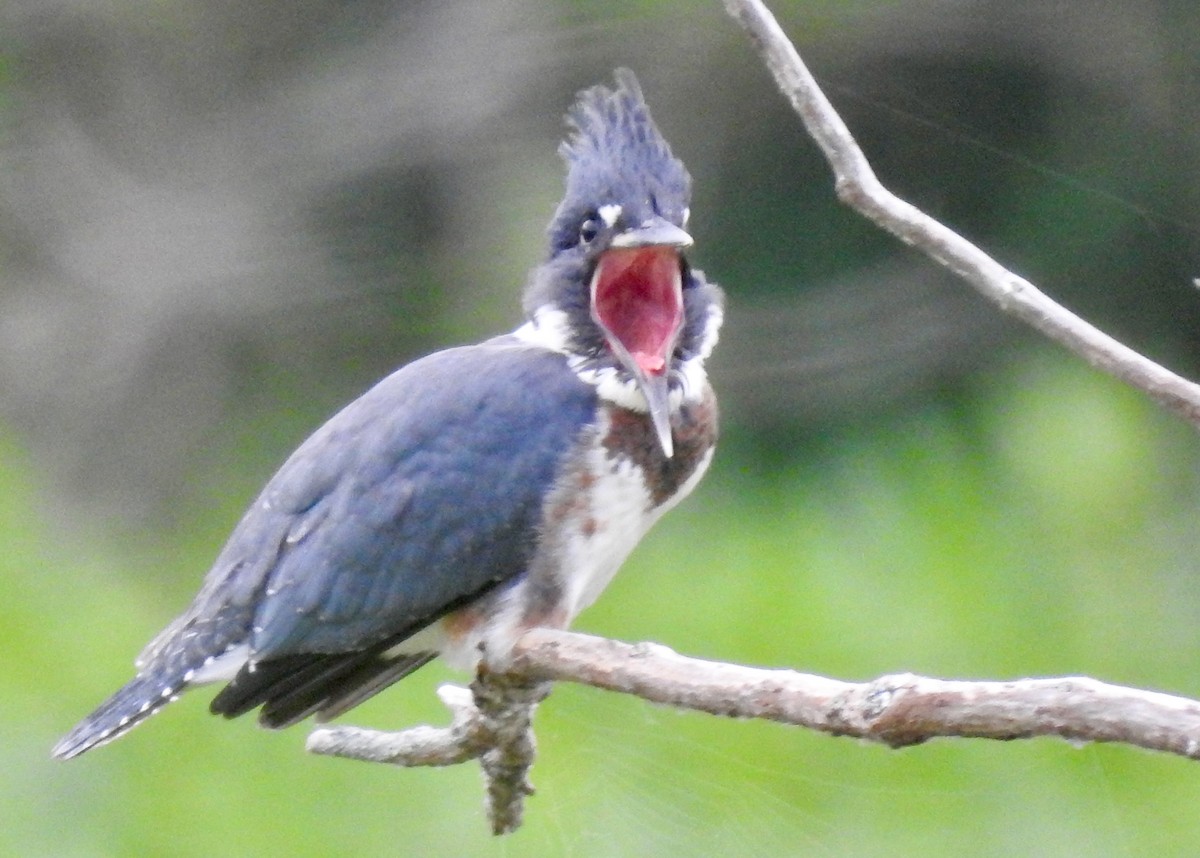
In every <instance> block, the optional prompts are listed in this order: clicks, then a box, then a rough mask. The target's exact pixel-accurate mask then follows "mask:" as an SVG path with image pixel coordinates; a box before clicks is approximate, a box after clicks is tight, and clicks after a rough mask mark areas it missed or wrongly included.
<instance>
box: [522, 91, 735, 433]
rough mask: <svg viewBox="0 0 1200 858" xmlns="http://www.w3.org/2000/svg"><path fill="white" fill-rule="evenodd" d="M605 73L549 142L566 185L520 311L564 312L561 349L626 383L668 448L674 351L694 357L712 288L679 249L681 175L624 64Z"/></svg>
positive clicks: (713, 304) (700, 351) (686, 196)
mask: <svg viewBox="0 0 1200 858" xmlns="http://www.w3.org/2000/svg"><path fill="white" fill-rule="evenodd" d="M614 77H615V79H616V84H617V85H616V87H615V88H613V89H609V88H607V87H604V86H596V87H593V88H591V89H588V90H585V91H583V92H582V93H580V95H579V100H578V102H577V103H576V104H575V106H574V107H573V108H572V110H571V112H570V113H569V114H568V121H569V123H570V125H571V128H572V133H571V135H570V137H569V139H568V140H567V141H566V142H565V143H563V145H562V147H561V148H560V152H561V154H562V156H563V158H564V160H565V161H566V162H567V182H566V195H565V196H564V198H563V201H562V202H561V203H560V204H559V206H558V210H557V211H556V212H555V213H554V217H553V219H552V220H551V221H550V227H549V237H550V255H549V258H548V259H547V260H546V262H545V263H544V264H543V265H542V266H540V267H539V268H538V269H536V270H535V271H534V274H533V278H532V281H531V283H530V287H529V290H528V292H527V294H526V297H525V309H526V312H527V313H528V314H529V315H530V316H531V317H532V318H533V319H534V321H535V322H538V321H539V317H540V319H541V320H542V321H545V319H546V317H547V316H550V315H551V314H555V318H557V319H561V320H565V324H562V325H560V328H561V329H562V330H561V333H562V337H563V339H564V340H565V342H564V344H563V345H564V347H565V348H566V349H567V350H568V351H570V352H571V353H573V354H575V355H579V356H580V357H581V358H582V359H584V360H586V361H587V362H588V363H589V364H590V365H591V366H592V367H594V368H596V369H598V370H599V369H610V368H611V369H613V370H615V371H617V372H619V373H621V374H622V375H623V376H624V377H626V378H629V379H631V380H632V381H633V382H634V383H635V384H636V387H637V389H638V390H640V391H641V394H642V396H644V398H645V400H646V407H647V410H648V411H649V414H650V417H651V419H652V420H653V422H654V426H655V429H656V431H657V434H658V437H659V441H660V443H661V445H662V447H663V451H664V452H665V453H666V454H667V455H668V456H670V455H671V450H672V444H671V432H670V414H669V409H668V402H669V393H670V391H671V389H672V387H673V386H676V387H677V386H679V385H681V384H682V383H683V382H682V381H681V380H680V367H679V363H680V361H682V360H685V359H689V358H697V359H699V360H703V358H704V357H706V356H707V352H708V350H709V349H711V347H712V341H713V340H715V337H716V324H719V313H720V293H719V290H718V289H717V288H716V287H715V286H712V285H710V284H707V283H705V281H704V278H703V277H702V276H700V275H699V273H698V272H693V271H692V270H691V269H690V268H689V266H688V264H687V261H686V260H685V259H684V257H683V249H684V248H686V247H688V246H690V245H691V243H692V238H691V236H690V235H688V233H687V232H686V231H685V228H686V226H687V220H688V205H689V203H690V201H691V184H692V181H691V177H690V176H689V175H688V172H687V169H686V168H685V167H684V166H683V163H682V162H681V161H680V160H679V159H677V158H676V157H675V156H674V155H672V154H671V147H670V146H668V145H667V141H666V140H665V139H663V136H662V134H661V133H660V132H659V130H658V128H657V126H655V124H654V120H653V119H652V118H651V116H650V109H649V108H648V107H647V106H646V102H645V100H644V99H643V97H642V90H641V87H640V86H639V85H638V82H637V78H635V77H634V75H633V72H631V71H629V70H628V69H618V70H617V72H616V73H615V75H614ZM548 311H549V312H548ZM559 313H561V314H563V315H557V314H559ZM710 315H715V321H716V324H711V323H710V322H709V316H710Z"/></svg>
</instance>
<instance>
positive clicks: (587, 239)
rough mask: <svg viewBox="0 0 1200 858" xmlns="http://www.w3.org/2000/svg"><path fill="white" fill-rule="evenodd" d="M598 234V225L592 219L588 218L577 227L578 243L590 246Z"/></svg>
mask: <svg viewBox="0 0 1200 858" xmlns="http://www.w3.org/2000/svg"><path fill="white" fill-rule="evenodd" d="M599 234H600V223H599V222H598V221H596V220H595V219H594V218H588V219H587V220H585V221H584V222H583V223H582V224H580V226H579V241H580V243H581V244H591V243H592V242H593V241H595V240H596V236H598V235H599Z"/></svg>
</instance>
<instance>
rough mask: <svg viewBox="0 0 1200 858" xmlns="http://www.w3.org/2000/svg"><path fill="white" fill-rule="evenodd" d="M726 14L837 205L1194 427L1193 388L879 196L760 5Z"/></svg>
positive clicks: (1198, 397)
mask: <svg viewBox="0 0 1200 858" xmlns="http://www.w3.org/2000/svg"><path fill="white" fill-rule="evenodd" d="M725 8H726V9H727V10H728V12H729V14H730V15H732V16H733V17H734V18H735V19H736V20H737V21H738V23H740V24H741V25H742V27H744V28H745V29H746V31H747V32H748V33H749V34H750V38H751V40H752V41H753V42H754V45H755V47H756V48H758V51H759V53H760V54H761V55H762V58H763V60H764V62H765V63H766V65H767V67H768V68H769V69H770V70H771V73H772V74H773V75H774V76H775V82H776V83H777V84H778V85H779V88H780V90H781V91H782V92H783V94H784V95H786V96H787V98H788V100H789V101H791V103H792V106H793V107H794V108H795V109H796V112H797V113H798V114H800V118H801V119H802V120H803V121H804V125H805V128H807V130H808V133H809V134H810V135H811V136H812V138H813V139H814V140H815V141H816V142H817V145H818V146H820V147H821V151H822V152H824V153H825V158H826V160H828V161H829V165H830V167H831V168H832V169H833V173H834V178H835V181H836V188H837V194H838V197H839V198H840V199H841V200H842V201H843V202H845V203H846V204H847V205H849V206H850V207H851V208H853V209H855V210H856V211H858V212H860V213H861V214H863V215H865V216H866V217H867V218H869V219H870V220H872V221H874V222H875V223H876V224H877V225H879V226H880V227H882V228H883V229H885V230H887V231H888V232H890V233H892V234H893V235H895V236H896V237H897V238H899V239H900V240H901V241H903V242H905V243H906V244H911V245H912V246H913V247H916V248H917V249H918V250H921V251H922V252H924V253H925V254H926V255H928V256H930V257H931V258H933V259H934V260H936V261H937V262H939V263H941V264H942V265H944V266H946V267H947V268H949V269H950V270H951V271H954V272H955V273H956V274H958V275H959V276H961V277H962V278H963V279H964V280H966V281H967V282H968V283H970V284H971V285H972V286H974V287H975V289H976V290H978V291H979V292H980V293H982V294H983V295H984V296H985V297H986V298H988V299H990V300H991V301H993V302H994V303H995V304H997V305H998V306H999V307H1000V308H1001V309H1002V310H1004V311H1005V312H1007V313H1010V314H1011V315H1013V316H1016V317H1017V318H1018V319H1020V320H1022V321H1023V322H1026V323H1028V324H1030V325H1032V326H1033V327H1034V328H1036V329H1037V330H1038V331H1040V332H1041V333H1042V334H1045V335H1046V336H1047V337H1050V338H1051V339H1052V340H1055V341H1056V342H1058V343H1060V344H1062V345H1064V346H1066V347H1067V348H1069V349H1070V350H1071V351H1073V352H1075V353H1076V354H1077V355H1079V356H1080V357H1082V358H1083V359H1084V360H1086V361H1087V362H1088V363H1090V364H1091V365H1092V366H1095V367H1097V368H1098V369H1101V370H1103V371H1105V372H1107V373H1109V374H1110V375H1112V376H1114V377H1116V378H1118V379H1120V380H1122V381H1124V382H1126V383H1128V384H1131V385H1133V386H1134V387H1137V388H1139V389H1140V390H1143V391H1145V392H1146V393H1148V394H1149V395H1150V396H1151V397H1152V398H1153V399H1154V401H1155V402H1157V403H1158V404H1159V405H1162V406H1163V407H1164V408H1167V409H1168V410H1170V411H1173V412H1175V413H1176V414H1178V415H1180V416H1182V417H1184V418H1185V419H1187V420H1188V421H1190V422H1191V423H1192V424H1193V425H1194V426H1197V427H1200V385H1196V384H1194V383H1192V382H1190V381H1188V380H1187V379H1185V378H1181V377H1180V376H1178V375H1176V374H1175V373H1173V372H1171V371H1170V370H1167V369H1165V368H1164V367H1162V366H1160V365H1159V364H1157V363H1155V362H1154V361H1152V360H1150V359H1149V358H1146V357H1144V356H1143V355H1140V354H1138V353H1137V352H1135V351H1134V350H1133V349H1131V348H1129V347H1128V346H1126V345H1123V344H1122V343H1120V342H1117V341H1116V340H1114V339H1113V338H1112V337H1110V336H1108V335H1107V334H1105V333H1104V332H1103V331H1100V330H1099V329H1098V328H1095V327H1094V326H1092V325H1090V324H1088V323H1087V322H1085V321H1084V320H1083V319H1081V318H1079V317H1078V316H1076V315H1075V314H1074V313H1071V312H1070V311H1069V310H1067V309H1065V308H1064V307H1062V306H1061V305H1059V304H1057V303H1055V302H1054V301H1052V300H1051V299H1050V298H1048V297H1047V296H1046V295H1044V294H1043V293H1042V292H1040V291H1039V290H1038V289H1037V287H1035V286H1034V285H1033V284H1032V283H1030V282H1029V281H1028V280H1026V279H1024V278H1022V277H1019V276H1017V275H1016V274H1014V273H1013V272H1011V271H1009V270H1008V269H1006V268H1004V266H1002V265H1000V263H998V262H996V260H994V259H992V258H991V257H990V256H988V255H987V254H986V253H984V252H983V251H982V250H980V249H979V248H978V247H976V246H975V245H973V244H971V242H969V241H967V240H966V239H965V238H963V237H962V236H961V235H959V234H958V233H956V232H954V231H953V230H951V229H949V228H948V227H946V226H944V225H943V224H941V223H939V222H937V221H936V220H934V219H933V218H931V217H929V216H928V215H927V214H925V213H924V212H922V211H920V210H919V209H917V208H915V207H913V206H912V205H910V204H909V203H907V202H905V201H904V200H902V199H900V198H899V197H897V196H896V195H895V194H893V193H892V192H891V191H889V190H888V189H887V188H885V187H884V186H883V185H882V184H881V183H880V182H879V179H878V178H876V176H875V172H874V170H872V169H871V165H870V164H869V163H867V159H866V156H864V155H863V153H862V150H861V149H860V148H859V146H858V143H857V142H855V140H854V137H853V136H851V134H850V131H849V130H848V129H847V128H846V125H845V123H844V122H842V119H841V117H840V116H838V114H837V112H836V111H835V110H834V109H833V105H831V104H830V103H829V99H827V98H826V97H825V94H824V93H823V92H822V91H821V88H820V87H819V86H818V85H817V82H816V80H815V79H814V78H813V76H812V74H811V73H810V72H809V70H808V68H807V67H806V66H805V65H804V61H803V60H802V59H800V55H799V54H798V53H797V52H796V48H795V47H794V46H793V45H792V43H791V41H790V40H789V39H788V37H787V35H785V34H784V32H783V30H782V29H781V28H780V26H779V23H778V22H777V21H776V20H775V17H774V15H772V14H771V12H770V10H769V9H767V7H766V6H765V5H764V4H763V3H762V2H761V0H725Z"/></svg>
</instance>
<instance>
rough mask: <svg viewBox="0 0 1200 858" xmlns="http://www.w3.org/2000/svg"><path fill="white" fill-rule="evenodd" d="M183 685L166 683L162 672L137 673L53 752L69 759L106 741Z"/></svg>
mask: <svg viewBox="0 0 1200 858" xmlns="http://www.w3.org/2000/svg"><path fill="white" fill-rule="evenodd" d="M184 687H186V686H185V685H179V686H178V687H172V686H170V685H164V684H163V679H162V677H159V676H153V675H150V674H146V675H142V676H138V677H136V678H134V679H133V680H132V681H130V682H129V683H128V684H127V685H125V686H124V687H123V688H122V689H121V690H120V691H118V692H117V693H116V694H114V695H113V696H112V697H110V698H108V700H106V701H104V703H103V704H101V705H100V707H99V708H98V709H96V711H95V712H93V713H92V714H91V715H89V716H88V717H87V718H86V719H85V720H84V721H82V722H80V723H79V724H78V725H77V726H76V727H75V729H74V730H72V731H71V732H70V733H68V734H67V735H66V736H64V737H63V738H62V739H61V740H60V741H59V743H58V744H57V745H55V746H54V749H53V750H52V751H51V752H50V753H51V754H52V755H53V756H54V757H55V758H57V759H60V760H69V759H71V758H72V757H77V756H79V755H80V754H82V753H83V752H84V751H88V750H91V749H92V748H96V747H99V746H100V745H106V744H108V743H109V742H111V741H113V740H114V739H117V738H119V737H120V736H123V735H124V734H125V733H127V732H129V731H130V730H132V729H133V728H134V727H136V726H137V725H138V724H140V723H142V722H143V721H145V720H146V719H147V718H149V717H150V716H151V715H153V714H155V713H156V712H158V711H159V710H161V709H162V708H163V707H164V706H166V705H167V704H168V703H172V702H174V701H175V700H177V699H178V698H179V692H181V691H182V690H183V689H184Z"/></svg>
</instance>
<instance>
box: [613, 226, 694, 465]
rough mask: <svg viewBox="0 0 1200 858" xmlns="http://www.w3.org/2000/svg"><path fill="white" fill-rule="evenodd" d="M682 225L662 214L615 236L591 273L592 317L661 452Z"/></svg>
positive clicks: (667, 434)
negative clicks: (632, 383) (627, 376)
mask: <svg viewBox="0 0 1200 858" xmlns="http://www.w3.org/2000/svg"><path fill="white" fill-rule="evenodd" d="M691 243H692V237H691V236H690V235H688V234H687V233H686V232H685V231H684V230H682V229H680V228H679V227H677V226H675V225H674V224H673V223H670V222H668V221H666V220H663V219H662V218H655V219H653V220H651V221H648V222H646V223H644V224H642V225H641V226H640V227H636V228H634V229H629V230H626V231H625V232H622V233H620V234H619V235H617V236H615V237H614V238H613V240H612V243H611V244H610V245H609V248H608V250H606V251H604V253H602V254H601V256H600V259H599V260H598V261H597V263H596V271H595V273H594V274H593V275H592V285H591V290H592V317H593V318H594V319H595V320H596V322H597V324H599V325H600V327H601V328H602V329H603V330H604V332H605V333H606V334H607V337H608V343H609V345H610V347H611V348H612V350H613V353H614V354H615V355H616V356H617V359H618V360H619V361H621V363H622V364H623V365H624V366H625V367H626V369H628V370H629V371H630V372H631V373H632V374H633V377H634V379H635V380H636V381H637V385H638V388H639V389H640V390H641V392H642V395H643V396H644V397H645V398H646V407H647V409H648V411H649V413H650V421H651V423H652V425H653V426H654V431H655V434H656V435H657V436H658V443H659V446H660V447H662V451H663V454H664V455H666V457H667V458H670V457H671V456H672V455H673V454H674V442H673V440H672V438H671V411H670V402H669V395H670V386H669V381H670V368H671V354H672V352H674V350H675V342H676V340H677V339H678V337H679V330H680V328H681V327H682V326H683V270H682V265H681V261H680V257H679V252H680V250H681V249H682V248H684V247H688V246H689V245H690V244H691Z"/></svg>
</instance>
